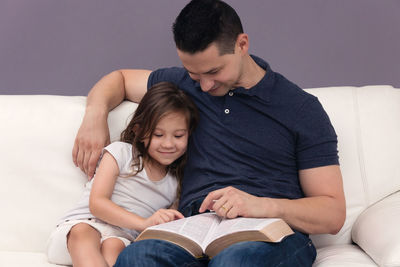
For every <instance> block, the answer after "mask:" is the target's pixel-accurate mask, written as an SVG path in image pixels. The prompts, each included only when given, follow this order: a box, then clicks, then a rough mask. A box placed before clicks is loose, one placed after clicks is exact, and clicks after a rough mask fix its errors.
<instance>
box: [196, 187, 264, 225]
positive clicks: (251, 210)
mask: <svg viewBox="0 0 400 267" xmlns="http://www.w3.org/2000/svg"><path fill="white" fill-rule="evenodd" d="M260 201H261V199H260V198H258V197H256V196H253V195H250V194H248V193H246V192H243V191H241V190H239V189H236V188H234V187H232V186H228V187H225V188H222V189H219V190H215V191H212V192H210V193H209V194H208V195H207V197H206V198H205V199H204V201H203V203H202V204H201V206H200V209H199V212H204V211H206V210H214V211H215V213H217V214H218V215H219V216H222V217H226V218H236V217H239V216H242V217H262V215H263V214H262V211H261V210H260V208H259V206H260V204H261V203H260Z"/></svg>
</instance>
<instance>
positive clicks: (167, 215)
mask: <svg viewBox="0 0 400 267" xmlns="http://www.w3.org/2000/svg"><path fill="white" fill-rule="evenodd" d="M182 218H184V216H183V215H182V213H180V212H179V211H177V210H174V209H159V210H157V211H156V212H154V213H153V215H151V216H150V217H149V218H146V219H145V220H144V222H143V230H144V229H146V228H147V227H149V226H152V225H157V224H161V223H166V222H170V221H174V220H177V219H182Z"/></svg>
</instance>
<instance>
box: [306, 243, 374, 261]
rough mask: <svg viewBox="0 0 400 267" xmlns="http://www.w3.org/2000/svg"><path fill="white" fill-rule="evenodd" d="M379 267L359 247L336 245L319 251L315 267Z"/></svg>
mask: <svg viewBox="0 0 400 267" xmlns="http://www.w3.org/2000/svg"><path fill="white" fill-rule="evenodd" d="M372 266H374V267H377V266H378V265H377V264H376V263H375V262H374V261H373V260H372V259H371V258H370V257H369V256H368V255H367V254H365V252H364V251H362V250H361V249H360V247H358V246H357V245H350V244H346V245H335V246H329V247H324V248H319V249H318V250H317V258H316V260H315V262H314V264H313V267H372Z"/></svg>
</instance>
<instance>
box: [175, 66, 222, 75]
mask: <svg viewBox="0 0 400 267" xmlns="http://www.w3.org/2000/svg"><path fill="white" fill-rule="evenodd" d="M183 68H184V69H185V70H186V71H187V72H189V73H190V74H197V73H194V72H192V71H190V70H188V69H187V68H185V67H183ZM219 69H220V67H217V68H212V69H211V70H209V71H206V72H204V73H202V74H210V73H213V72H216V71H218V70H219Z"/></svg>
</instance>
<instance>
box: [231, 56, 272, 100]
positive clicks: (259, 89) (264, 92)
mask: <svg viewBox="0 0 400 267" xmlns="http://www.w3.org/2000/svg"><path fill="white" fill-rule="evenodd" d="M250 56H251V57H252V58H253V60H254V61H255V62H256V63H257V65H259V66H260V67H261V68H263V69H264V70H265V71H266V73H265V75H264V77H263V78H262V79H261V80H260V81H259V82H258V83H257V84H256V85H254V86H253V87H251V88H249V89H246V88H243V87H238V88H236V89H234V90H233V91H234V92H235V93H240V94H245V95H250V96H257V97H259V98H261V99H262V100H264V101H266V102H269V100H270V96H271V91H272V88H273V85H274V82H275V73H274V72H273V71H272V70H271V68H270V66H269V64H268V63H267V62H266V61H265V60H263V59H261V58H259V57H256V56H254V55H250Z"/></svg>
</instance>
